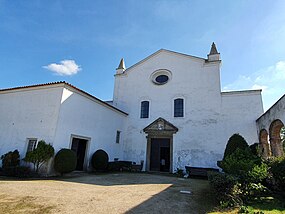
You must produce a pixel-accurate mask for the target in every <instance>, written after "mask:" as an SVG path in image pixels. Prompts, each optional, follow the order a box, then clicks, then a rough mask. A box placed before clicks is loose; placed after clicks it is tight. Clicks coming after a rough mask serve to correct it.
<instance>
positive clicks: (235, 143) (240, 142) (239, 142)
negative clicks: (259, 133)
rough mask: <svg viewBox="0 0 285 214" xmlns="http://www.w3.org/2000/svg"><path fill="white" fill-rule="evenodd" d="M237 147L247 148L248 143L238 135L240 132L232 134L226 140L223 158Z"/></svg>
mask: <svg viewBox="0 0 285 214" xmlns="http://www.w3.org/2000/svg"><path fill="white" fill-rule="evenodd" d="M237 148H239V149H241V150H244V149H246V148H248V144H247V142H246V140H245V139H244V138H243V137H242V136H241V135H240V134H237V133H236V134H233V135H232V136H231V137H230V139H229V140H228V143H227V146H226V149H225V153H224V159H225V158H226V157H227V156H228V155H231V154H232V153H234V152H235V150H236V149H237Z"/></svg>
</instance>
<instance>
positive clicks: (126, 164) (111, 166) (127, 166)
mask: <svg viewBox="0 0 285 214" xmlns="http://www.w3.org/2000/svg"><path fill="white" fill-rule="evenodd" d="M131 168H132V161H112V162H109V163H108V171H120V172H122V171H131Z"/></svg>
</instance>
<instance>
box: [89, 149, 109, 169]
mask: <svg viewBox="0 0 285 214" xmlns="http://www.w3.org/2000/svg"><path fill="white" fill-rule="evenodd" d="M108 161H109V156H108V154H107V153H106V152H105V151H104V150H102V149H99V150H97V151H96V152H94V154H93V155H92V159H91V164H92V167H93V168H94V169H95V170H96V171H104V170H106V169H107V168H108Z"/></svg>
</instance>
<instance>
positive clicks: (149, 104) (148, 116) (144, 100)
mask: <svg viewBox="0 0 285 214" xmlns="http://www.w3.org/2000/svg"><path fill="white" fill-rule="evenodd" d="M143 102H148V115H147V117H142V103H143ZM150 106H151V102H150V100H149V99H141V100H140V108H139V109H140V113H139V117H140V119H148V118H150Z"/></svg>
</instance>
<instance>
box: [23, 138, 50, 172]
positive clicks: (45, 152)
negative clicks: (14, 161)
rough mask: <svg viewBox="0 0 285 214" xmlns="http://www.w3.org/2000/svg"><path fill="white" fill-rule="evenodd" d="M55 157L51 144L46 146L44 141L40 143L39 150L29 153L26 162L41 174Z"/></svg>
mask: <svg viewBox="0 0 285 214" xmlns="http://www.w3.org/2000/svg"><path fill="white" fill-rule="evenodd" d="M53 155H54V148H53V146H52V145H50V144H46V142H45V141H44V140H41V141H39V142H38V145H37V148H35V149H34V150H33V151H30V152H27V154H26V157H25V158H24V161H26V162H30V163H32V164H33V165H34V171H35V172H36V173H38V172H39V169H40V168H41V167H42V166H43V164H44V163H45V162H47V161H48V160H49V159H50V158H52V157H53Z"/></svg>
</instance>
